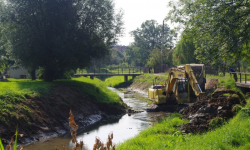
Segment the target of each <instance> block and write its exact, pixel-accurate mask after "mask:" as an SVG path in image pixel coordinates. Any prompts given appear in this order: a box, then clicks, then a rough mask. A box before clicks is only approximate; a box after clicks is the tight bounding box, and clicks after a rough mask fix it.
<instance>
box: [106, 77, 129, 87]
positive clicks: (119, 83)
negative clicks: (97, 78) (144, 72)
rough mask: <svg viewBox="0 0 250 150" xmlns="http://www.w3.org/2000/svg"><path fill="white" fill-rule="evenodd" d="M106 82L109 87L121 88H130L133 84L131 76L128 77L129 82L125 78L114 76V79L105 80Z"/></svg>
mask: <svg viewBox="0 0 250 150" xmlns="http://www.w3.org/2000/svg"><path fill="white" fill-rule="evenodd" d="M104 82H105V83H106V85H107V86H109V87H115V88H119V87H126V86H129V85H130V84H131V83H132V82H133V79H132V77H131V76H128V81H127V82H125V81H124V76H113V77H110V78H107V79H105V81H104Z"/></svg>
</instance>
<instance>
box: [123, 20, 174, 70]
mask: <svg viewBox="0 0 250 150" xmlns="http://www.w3.org/2000/svg"><path fill="white" fill-rule="evenodd" d="M131 35H132V36H133V37H134V41H135V42H134V43H132V44H131V46H129V47H127V48H126V51H125V52H126V61H127V62H129V63H130V64H133V65H136V66H138V65H140V66H145V65H146V63H147V60H148V61H151V62H152V61H153V60H152V59H154V61H155V58H156V57H155V56H154V57H153V58H151V60H149V59H150V57H152V55H154V54H157V55H159V54H158V53H156V51H155V52H151V51H153V50H154V49H160V48H162V25H158V23H157V22H156V21H155V20H146V21H145V22H143V23H142V25H141V28H137V29H136V30H134V31H132V32H131ZM175 37H176V34H174V33H173V31H171V30H170V28H169V26H168V25H167V24H165V25H164V41H163V44H164V49H167V48H169V47H170V46H173V40H175ZM158 57H159V56H158ZM158 57H157V58H158ZM169 62H171V60H169ZM165 63H166V62H165ZM154 64H155V63H154ZM169 65H170V64H169Z"/></svg>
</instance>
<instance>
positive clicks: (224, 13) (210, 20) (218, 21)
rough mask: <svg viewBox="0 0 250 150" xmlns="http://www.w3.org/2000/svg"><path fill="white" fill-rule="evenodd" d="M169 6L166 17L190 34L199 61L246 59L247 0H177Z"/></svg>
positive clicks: (248, 10)
mask: <svg viewBox="0 0 250 150" xmlns="http://www.w3.org/2000/svg"><path fill="white" fill-rule="evenodd" d="M170 6H171V7H172V10H171V11H170V13H169V16H168V19H171V20H172V21H174V22H177V23H179V24H180V25H183V26H184V28H185V30H188V31H189V32H191V33H192V34H193V37H194V43H195V47H196V51H195V54H196V55H197V59H199V60H200V61H201V62H203V63H209V64H215V63H216V62H218V61H220V60H222V61H223V62H225V61H226V60H230V61H231V62H232V63H235V62H237V61H238V60H241V59H243V58H244V57H247V58H248V59H249V51H250V49H249V40H250V36H249V35H250V32H249V31H250V28H249V23H250V19H249V14H250V2H249V1H247V0H219V1H211V0H202V1H200V0H185V1H183V0H180V1H179V2H178V3H174V2H172V3H171V4H170Z"/></svg>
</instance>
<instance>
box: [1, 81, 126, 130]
mask: <svg viewBox="0 0 250 150" xmlns="http://www.w3.org/2000/svg"><path fill="white" fill-rule="evenodd" d="M8 80H9V82H0V122H2V123H4V124H6V125H8V124H10V123H11V122H13V121H18V120H20V119H21V120H24V121H25V122H26V123H28V124H29V123H30V121H29V116H31V109H30V108H29V106H28V104H27V103H29V102H28V101H27V99H30V98H33V97H39V96H41V95H48V94H49V91H50V87H51V86H53V85H55V84H64V85H67V86H71V87H74V88H77V89H78V90H80V91H81V92H82V93H84V94H86V95H88V96H89V97H90V98H93V99H94V100H96V101H98V102H103V103H110V104H115V103H117V104H122V102H121V101H120V97H119V96H118V95H117V94H116V93H115V92H112V91H110V90H109V89H108V88H107V86H106V84H105V83H104V82H103V81H101V80H99V79H94V80H91V79H89V78H85V77H81V78H73V79H72V80H57V81H54V82H52V83H50V82H44V81H42V80H35V81H32V80H30V79H8ZM32 106H36V104H35V103H34V105H33V104H32Z"/></svg>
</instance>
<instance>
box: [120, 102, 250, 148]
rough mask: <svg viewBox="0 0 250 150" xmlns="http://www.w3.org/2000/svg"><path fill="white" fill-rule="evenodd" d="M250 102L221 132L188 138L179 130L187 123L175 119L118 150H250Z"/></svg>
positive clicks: (191, 135)
mask: <svg viewBox="0 0 250 150" xmlns="http://www.w3.org/2000/svg"><path fill="white" fill-rule="evenodd" d="M249 103H250V100H249V99H248V104H247V106H245V108H244V109H243V110H242V111H240V112H239V113H238V114H237V116H236V117H234V118H233V119H231V120H230V121H229V122H228V123H225V125H223V126H222V127H220V128H217V129H215V130H212V131H209V132H207V133H204V134H197V135H196V134H185V133H182V132H181V131H179V126H180V125H181V124H183V123H185V122H187V121H186V120H181V119H180V118H179V116H178V115H172V116H171V117H169V118H166V119H165V120H164V121H162V122H161V123H159V124H157V125H156V126H154V127H151V128H148V129H146V130H144V131H142V132H141V133H140V134H139V135H137V136H136V137H135V138H132V139H129V140H127V141H126V142H124V143H121V144H119V145H118V147H117V149H118V150H119V149H124V150H125V149H130V150H131V149H134V150H136V149H176V150H177V149H178V150H182V149H183V150H184V149H197V150H198V149H211V150H213V149H227V150H228V149H249V148H250V130H249V125H250V116H249V115H250V105H249Z"/></svg>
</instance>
